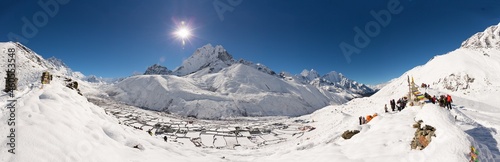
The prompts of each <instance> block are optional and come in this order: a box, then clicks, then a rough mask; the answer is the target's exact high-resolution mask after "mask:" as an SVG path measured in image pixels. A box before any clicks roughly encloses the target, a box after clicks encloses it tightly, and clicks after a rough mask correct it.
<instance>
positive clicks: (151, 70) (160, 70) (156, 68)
mask: <svg viewBox="0 0 500 162" xmlns="http://www.w3.org/2000/svg"><path fill="white" fill-rule="evenodd" d="M170 73H172V71H170V70H168V69H167V67H165V66H161V65H158V64H154V65H152V66H150V67H148V69H147V70H146V72H144V75H169V74H170Z"/></svg>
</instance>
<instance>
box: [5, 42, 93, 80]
mask: <svg viewBox="0 0 500 162" xmlns="http://www.w3.org/2000/svg"><path fill="white" fill-rule="evenodd" d="M8 48H15V49H16V68H17V69H18V71H17V72H16V77H17V78H18V79H19V83H18V86H19V87H22V86H25V85H29V84H31V83H35V82H37V81H38V82H40V81H39V80H40V77H41V74H42V72H43V71H49V72H50V73H52V74H55V75H59V76H68V77H73V78H82V77H83V74H81V73H79V72H73V71H72V70H71V69H69V68H68V67H67V66H66V65H65V64H64V63H63V62H62V61H60V60H59V59H56V58H51V59H48V60H45V59H43V57H41V56H40V55H38V54H37V53H35V52H34V51H32V50H31V49H29V48H28V47H26V46H24V45H22V44H20V43H14V42H5V43H0V52H1V55H0V65H1V66H0V76H2V77H1V78H2V79H0V85H4V82H5V79H3V78H4V77H5V76H6V72H5V69H7V67H6V66H7V57H8V56H7V54H6V53H7V49H8ZM3 88H4V87H2V89H3Z"/></svg>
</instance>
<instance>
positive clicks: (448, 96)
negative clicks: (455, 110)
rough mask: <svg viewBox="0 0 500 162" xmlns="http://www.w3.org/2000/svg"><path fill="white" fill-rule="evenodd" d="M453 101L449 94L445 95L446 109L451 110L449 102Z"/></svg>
mask: <svg viewBox="0 0 500 162" xmlns="http://www.w3.org/2000/svg"><path fill="white" fill-rule="evenodd" d="M452 102H453V100H452V99H451V96H450V95H447V96H446V106H447V107H448V109H450V110H451V103H452Z"/></svg>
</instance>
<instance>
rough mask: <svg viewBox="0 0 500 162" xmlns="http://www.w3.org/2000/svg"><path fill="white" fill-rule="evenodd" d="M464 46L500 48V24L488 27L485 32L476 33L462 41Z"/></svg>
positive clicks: (471, 47)
mask: <svg viewBox="0 0 500 162" xmlns="http://www.w3.org/2000/svg"><path fill="white" fill-rule="evenodd" d="M461 47H462V48H470V49H477V48H497V49H499V48H500V24H498V25H493V26H490V27H488V28H486V30H485V31H483V32H478V33H476V34H474V35H473V36H472V37H470V38H469V39H467V40H465V41H464V42H463V43H462V46H461Z"/></svg>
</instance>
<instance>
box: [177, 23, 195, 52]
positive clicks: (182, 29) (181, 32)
mask: <svg viewBox="0 0 500 162" xmlns="http://www.w3.org/2000/svg"><path fill="white" fill-rule="evenodd" d="M174 35H175V36H176V37H177V38H179V39H180V40H181V41H182V46H183V48H184V46H185V45H186V40H189V37H190V36H191V29H190V28H189V27H188V26H187V25H186V23H185V22H184V21H182V22H181V25H180V26H179V27H178V28H177V30H176V31H175V33H174Z"/></svg>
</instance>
